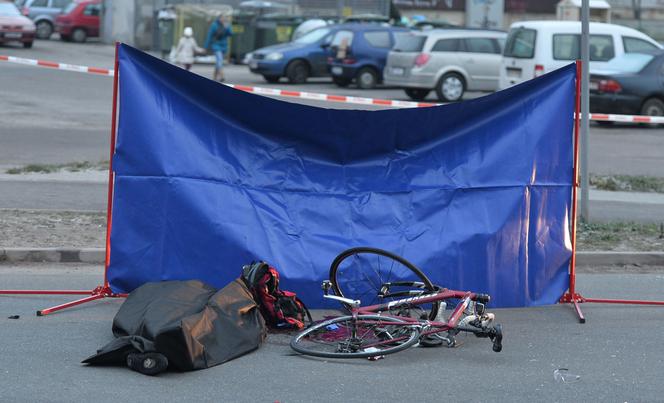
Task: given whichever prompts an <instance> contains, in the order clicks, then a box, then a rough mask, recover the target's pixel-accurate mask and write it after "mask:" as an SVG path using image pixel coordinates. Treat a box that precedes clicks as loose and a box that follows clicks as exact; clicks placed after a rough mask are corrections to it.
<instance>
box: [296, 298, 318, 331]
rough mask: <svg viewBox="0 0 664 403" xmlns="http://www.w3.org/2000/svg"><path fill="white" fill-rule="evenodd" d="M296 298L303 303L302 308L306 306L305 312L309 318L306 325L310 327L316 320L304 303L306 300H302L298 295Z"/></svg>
mask: <svg viewBox="0 0 664 403" xmlns="http://www.w3.org/2000/svg"><path fill="white" fill-rule="evenodd" d="M295 300H296V301H297V302H299V303H300V304H302V308H304V312H305V313H306V314H307V319H309V325H308V326H306V327H310V326H311V325H313V324H314V320H313V319H312V318H311V313H310V312H309V309H308V308H307V306H306V305H304V302H302V300H301V299H300V298H298V297H297V295H296V296H295Z"/></svg>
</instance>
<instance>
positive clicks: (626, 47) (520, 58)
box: [498, 21, 662, 89]
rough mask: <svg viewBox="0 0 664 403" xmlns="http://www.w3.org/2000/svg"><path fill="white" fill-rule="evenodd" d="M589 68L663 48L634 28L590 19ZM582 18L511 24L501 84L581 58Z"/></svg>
mask: <svg viewBox="0 0 664 403" xmlns="http://www.w3.org/2000/svg"><path fill="white" fill-rule="evenodd" d="M588 41H589V43H588V47H589V48H590V69H591V70H599V69H602V68H604V67H605V66H606V63H607V62H608V61H609V60H611V59H613V58H614V57H616V56H619V55H622V54H624V53H639V52H642V51H652V50H656V49H661V48H662V46H661V45H659V44H658V43H657V42H655V40H654V39H652V38H650V37H649V36H648V35H645V34H643V33H641V32H639V31H637V30H635V29H632V28H628V27H624V26H622V25H614V24H603V23H599V22H591V23H590V37H589V39H588ZM580 44H581V22H579V21H523V22H515V23H513V24H512V25H511V27H510V32H509V35H508V36H507V42H506V44H505V50H504V51H503V60H502V63H501V67H500V81H499V84H498V86H499V88H500V89H504V88H507V87H511V86H512V85H515V84H519V83H521V82H523V81H526V80H530V79H531V78H533V77H537V76H539V75H542V74H544V73H548V72H550V71H553V70H555V69H558V68H560V67H563V66H565V65H567V64H569V63H571V62H573V61H575V60H577V59H580V58H581V52H580V49H581V46H580Z"/></svg>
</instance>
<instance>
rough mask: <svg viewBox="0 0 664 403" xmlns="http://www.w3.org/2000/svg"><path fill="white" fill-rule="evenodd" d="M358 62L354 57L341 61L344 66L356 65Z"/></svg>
mask: <svg viewBox="0 0 664 403" xmlns="http://www.w3.org/2000/svg"><path fill="white" fill-rule="evenodd" d="M355 62H356V60H355V59H353V58H352V57H347V58H345V59H343V60H342V61H341V63H343V64H355Z"/></svg>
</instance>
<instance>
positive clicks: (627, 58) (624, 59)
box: [602, 53, 655, 73]
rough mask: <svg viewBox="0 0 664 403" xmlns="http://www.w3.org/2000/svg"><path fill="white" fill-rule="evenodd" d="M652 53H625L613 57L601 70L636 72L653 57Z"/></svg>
mask: <svg viewBox="0 0 664 403" xmlns="http://www.w3.org/2000/svg"><path fill="white" fill-rule="evenodd" d="M654 57H655V56H653V55H645V54H642V53H625V54H623V55H621V56H618V57H615V58H613V60H611V61H610V62H608V63H607V64H606V67H605V68H603V69H602V70H611V71H620V72H625V73H638V72H639V71H641V70H643V68H644V67H646V65H647V64H648V63H650V61H651V60H652V59H653V58H654Z"/></svg>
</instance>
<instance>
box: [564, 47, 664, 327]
mask: <svg viewBox="0 0 664 403" xmlns="http://www.w3.org/2000/svg"><path fill="white" fill-rule="evenodd" d="M581 66H582V64H581V60H577V61H576V93H575V100H574V102H575V106H574V110H575V112H576V113H575V114H574V169H573V171H574V174H573V175H574V180H573V181H572V183H573V187H572V218H571V223H570V226H571V227H572V236H571V241H572V258H571V259H570V263H569V289H568V291H567V292H566V293H565V294H563V296H562V297H561V298H560V303H566V304H573V305H574V310H575V311H576V315H577V316H578V317H579V322H580V323H586V318H585V316H584V315H583V312H582V311H581V307H580V306H579V304H580V303H583V302H588V303H593V302H594V303H601V304H631V305H663V306H664V301H644V300H633V299H603V298H585V297H583V296H582V295H581V294H579V293H577V292H576V208H577V202H578V198H577V190H578V188H579V119H580V118H581Z"/></svg>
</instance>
